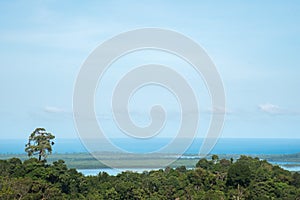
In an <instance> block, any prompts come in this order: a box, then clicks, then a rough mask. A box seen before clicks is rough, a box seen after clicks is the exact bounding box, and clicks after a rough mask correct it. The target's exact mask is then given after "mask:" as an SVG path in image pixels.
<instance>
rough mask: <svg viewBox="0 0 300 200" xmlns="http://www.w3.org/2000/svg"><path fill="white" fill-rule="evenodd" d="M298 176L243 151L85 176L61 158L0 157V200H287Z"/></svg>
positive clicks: (296, 194) (299, 191) (299, 192)
mask: <svg viewBox="0 0 300 200" xmlns="http://www.w3.org/2000/svg"><path fill="white" fill-rule="evenodd" d="M214 158H216V157H215V156H214ZM202 167H204V168H202ZM299 177H300V175H299V174H298V173H291V172H289V171H286V170H284V169H282V168H280V167H278V166H273V165H271V164H270V163H268V162H266V161H263V160H259V159H256V158H251V157H247V156H241V157H240V158H239V159H238V160H236V161H235V162H231V161H230V160H225V159H221V160H220V161H218V162H216V159H214V160H206V159H201V160H200V161H199V163H198V164H197V167H195V168H194V169H186V168H185V167H184V166H182V167H177V168H176V169H173V168H170V167H167V168H166V169H160V170H153V171H145V172H143V173H135V172H131V171H126V172H122V173H120V174H118V175H116V176H111V175H109V174H107V173H105V172H100V173H99V174H98V175H96V176H84V175H83V174H81V173H79V172H77V171H76V170H75V169H68V168H67V166H66V164H65V162H64V161H63V160H58V161H55V162H53V163H52V164H47V163H45V162H39V161H38V159H37V158H30V159H29V160H25V161H23V162H22V161H21V160H20V159H18V158H12V159H8V160H0V199H44V200H46V199H51V200H52V199H54V200H55V199H57V200H64V199H134V200H138V199H141V200H142V199H152V200H169V199H177V200H181V199H183V200H188V199H200V200H221V199H223V200H224V199H239V200H252V199H275V200H276V199H278V200H279V199H285V200H290V199H299V198H300V184H299V182H300V181H299V180H300V178H299Z"/></svg>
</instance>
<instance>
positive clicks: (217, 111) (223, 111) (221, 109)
mask: <svg viewBox="0 0 300 200" xmlns="http://www.w3.org/2000/svg"><path fill="white" fill-rule="evenodd" d="M209 112H210V113H213V114H232V113H233V111H232V110H229V109H228V108H226V107H213V108H210V109H209Z"/></svg>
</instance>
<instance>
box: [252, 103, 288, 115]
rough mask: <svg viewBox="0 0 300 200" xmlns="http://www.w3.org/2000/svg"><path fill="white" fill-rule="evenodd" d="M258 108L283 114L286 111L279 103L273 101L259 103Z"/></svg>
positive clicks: (270, 112)
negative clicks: (272, 102) (275, 103)
mask: <svg viewBox="0 0 300 200" xmlns="http://www.w3.org/2000/svg"><path fill="white" fill-rule="evenodd" d="M258 108H259V109H260V110H261V111H263V112H266V113H269V114H283V113H285V111H284V109H282V108H280V107H279V106H278V105H274V104H271V103H265V104H260V105H258Z"/></svg>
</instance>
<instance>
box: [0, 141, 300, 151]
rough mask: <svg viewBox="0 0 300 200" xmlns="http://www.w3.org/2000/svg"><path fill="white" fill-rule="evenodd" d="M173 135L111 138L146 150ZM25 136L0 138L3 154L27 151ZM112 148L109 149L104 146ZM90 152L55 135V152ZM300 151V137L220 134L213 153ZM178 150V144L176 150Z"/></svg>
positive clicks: (198, 143)
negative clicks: (136, 138) (268, 137)
mask: <svg viewBox="0 0 300 200" xmlns="http://www.w3.org/2000/svg"><path fill="white" fill-rule="evenodd" d="M170 140H171V139H170V138H156V139H152V140H149V141H138V140H131V139H112V142H113V143H114V144H115V145H117V146H119V147H121V148H123V149H125V150H126V151H129V152H134V153H147V152H148V151H153V150H155V149H159V148H160V147H163V146H164V145H166V144H168V142H169V141H170ZM202 142H203V139H201V138H197V139H195V140H194V141H193V143H192V144H191V146H190V147H189V148H188V149H187V151H186V152H185V154H198V153H199V149H200V147H201V144H202ZM25 143H26V140H21V139H2V140H0V154H22V153H25V152H24V149H25ZM103 150H104V151H109V149H105V148H104V149H103ZM85 152H88V151H87V149H86V148H85V146H84V145H83V144H82V142H81V141H80V139H60V138H58V139H55V145H54V146H53V153H85ZM299 152H300V139H275V138H272V139H261V138H259V139H254V138H251V139H245V138H243V139H241V138H220V139H219V140H218V142H217V143H216V145H215V146H214V148H213V150H212V151H211V154H244V155H254V154H255V155H259V154H293V153H299ZM172 153H176V148H174V152H172Z"/></svg>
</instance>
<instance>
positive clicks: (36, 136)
mask: <svg viewBox="0 0 300 200" xmlns="http://www.w3.org/2000/svg"><path fill="white" fill-rule="evenodd" d="M54 138H55V136H54V135H52V134H51V133H49V132H47V131H46V130H45V129H44V128H36V129H35V130H34V131H33V132H32V133H31V134H30V136H29V139H28V143H27V144H26V145H25V152H26V153H27V154H28V156H29V157H31V156H33V155H38V159H39V161H41V159H42V157H43V159H44V160H46V157H47V155H48V154H51V153H52V145H54V142H53V141H52V140H53V139H54Z"/></svg>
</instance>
